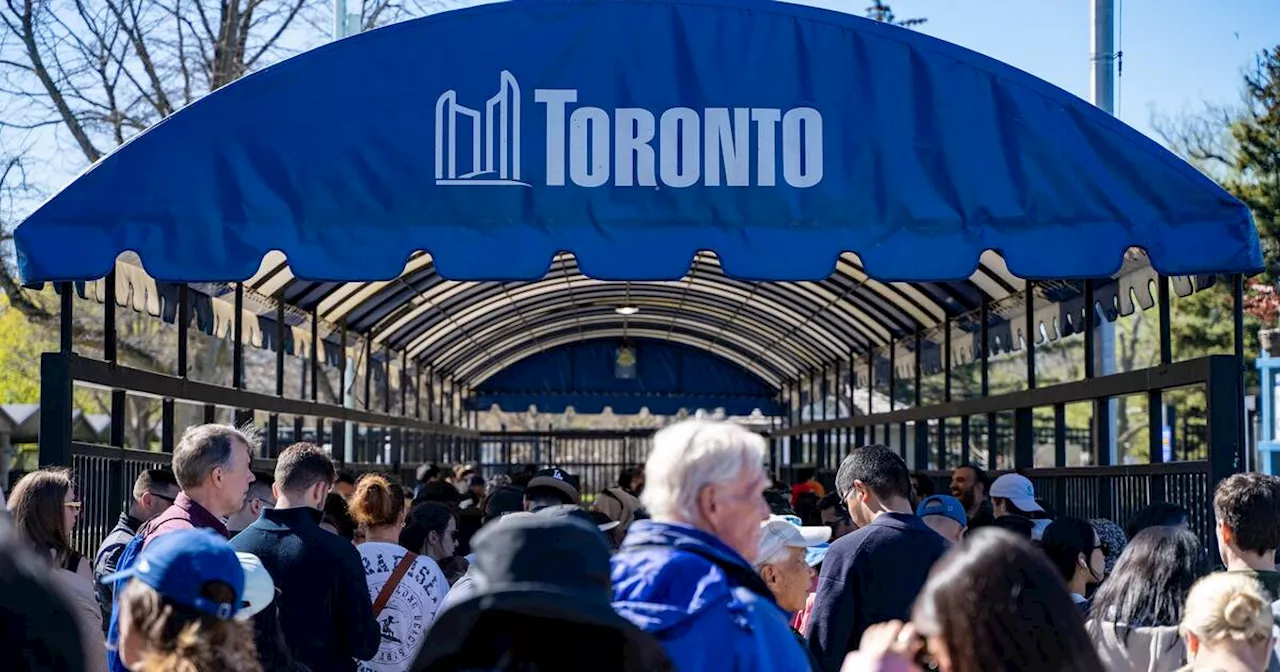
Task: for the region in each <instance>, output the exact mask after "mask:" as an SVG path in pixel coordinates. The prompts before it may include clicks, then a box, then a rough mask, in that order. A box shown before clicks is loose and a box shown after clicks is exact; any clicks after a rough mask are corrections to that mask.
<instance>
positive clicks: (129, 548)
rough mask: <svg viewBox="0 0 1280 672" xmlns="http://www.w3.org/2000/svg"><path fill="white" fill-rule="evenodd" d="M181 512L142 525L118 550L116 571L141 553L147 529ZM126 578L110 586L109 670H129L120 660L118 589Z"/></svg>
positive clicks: (166, 513)
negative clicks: (118, 557) (120, 549)
mask: <svg viewBox="0 0 1280 672" xmlns="http://www.w3.org/2000/svg"><path fill="white" fill-rule="evenodd" d="M182 514H183V512H181V511H179V512H178V513H177V514H175V515H168V512H167V511H166V512H165V513H162V514H160V515H158V516H156V517H155V518H154V519H153V520H152V521H151V522H152V523H154V525H152V524H148V525H144V526H142V528H140V529H139V530H138V533H137V534H135V535H133V538H132V539H130V540H129V543H127V544H125V546H124V550H123V551H121V552H120V559H119V560H117V561H116V571H117V572H122V571H124V570H126V569H128V568H130V567H132V566H133V564H134V563H135V562H137V561H138V556H139V555H141V554H142V546H143V545H144V544H145V543H146V542H147V530H148V528H150V529H155V528H157V527H159V526H160V525H161V524H163V523H166V522H168V521H170V520H176V519H178V518H181V517H182ZM128 582H129V580H128V579H120V580H118V581H116V582H115V585H113V586H112V587H111V622H110V624H109V625H108V626H107V669H108V670H110V672H129V670H128V668H126V667H125V666H124V661H122V660H120V651H119V646H120V591H121V590H124V586H125V584H126V583H128Z"/></svg>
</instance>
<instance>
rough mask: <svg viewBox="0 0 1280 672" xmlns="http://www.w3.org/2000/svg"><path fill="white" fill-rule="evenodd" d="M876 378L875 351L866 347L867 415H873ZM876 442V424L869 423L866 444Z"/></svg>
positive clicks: (874, 411)
mask: <svg viewBox="0 0 1280 672" xmlns="http://www.w3.org/2000/svg"><path fill="white" fill-rule="evenodd" d="M875 379H876V352H875V349H874V348H868V349H867V415H875V413H876V410H875V409H876V407H875V401H876V390H875V384H874V381H875ZM875 442H876V426H875V425H869V426H868V427H867V437H866V444H861V445H869V444H873V443H875Z"/></svg>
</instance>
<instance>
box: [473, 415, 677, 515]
mask: <svg viewBox="0 0 1280 672" xmlns="http://www.w3.org/2000/svg"><path fill="white" fill-rule="evenodd" d="M653 433H654V430H651V429H647V430H627V431H596V430H582V431H572V430H549V431H547V432H497V433H486V434H483V435H481V437H480V467H481V469H482V471H483V472H484V474H485V475H486V476H491V475H493V474H497V473H506V472H508V471H510V469H512V468H513V467H517V468H518V467H519V465H527V464H532V465H537V466H538V467H549V466H555V467H560V468H561V469H564V470H565V471H568V472H569V473H571V474H573V475H575V476H577V477H578V480H579V481H580V486H579V487H580V488H581V491H582V497H583V501H590V500H591V499H592V498H593V497H594V496H595V495H596V494H598V493H599V492H600V491H601V490H604V489H605V488H608V487H611V486H613V485H616V484H617V482H618V475H619V474H620V473H621V472H622V470H623V469H624V468H626V467H633V466H636V465H641V464H644V461H645V459H646V458H647V457H648V456H649V447H650V438H652V436H653Z"/></svg>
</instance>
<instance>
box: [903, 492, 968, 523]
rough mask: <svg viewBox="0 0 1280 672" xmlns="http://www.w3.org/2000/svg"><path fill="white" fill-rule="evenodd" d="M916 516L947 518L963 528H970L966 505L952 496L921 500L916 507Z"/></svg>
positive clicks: (930, 496) (935, 496)
mask: <svg viewBox="0 0 1280 672" xmlns="http://www.w3.org/2000/svg"><path fill="white" fill-rule="evenodd" d="M916 516H918V517H920V518H924V517H925V516H946V517H947V518H950V519H951V520H954V521H956V522H957V523H960V526H961V527H968V526H969V516H968V515H966V514H965V512H964V505H963V504H961V503H960V500H958V499H956V498H955V497H952V496H951V495H929V496H928V497H925V498H924V499H922V500H920V505H919V506H917V507H916Z"/></svg>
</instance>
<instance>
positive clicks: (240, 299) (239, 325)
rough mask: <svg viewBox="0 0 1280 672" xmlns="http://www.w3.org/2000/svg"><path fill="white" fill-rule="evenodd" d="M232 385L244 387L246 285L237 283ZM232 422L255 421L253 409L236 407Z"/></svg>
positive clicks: (232, 352)
mask: <svg viewBox="0 0 1280 672" xmlns="http://www.w3.org/2000/svg"><path fill="white" fill-rule="evenodd" d="M231 334H232V336H231V369H232V371H231V386H232V387H234V388H235V389H237V390H243V389H244V285H242V284H239V283H236V297H235V323H234V325H233V328H232V332H231ZM232 418H233V419H232V423H233V424H235V426H237V427H244V426H245V425H247V424H249V423H250V422H252V421H253V410H252V409H247V408H236V409H235V411H234V412H233V413H232Z"/></svg>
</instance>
